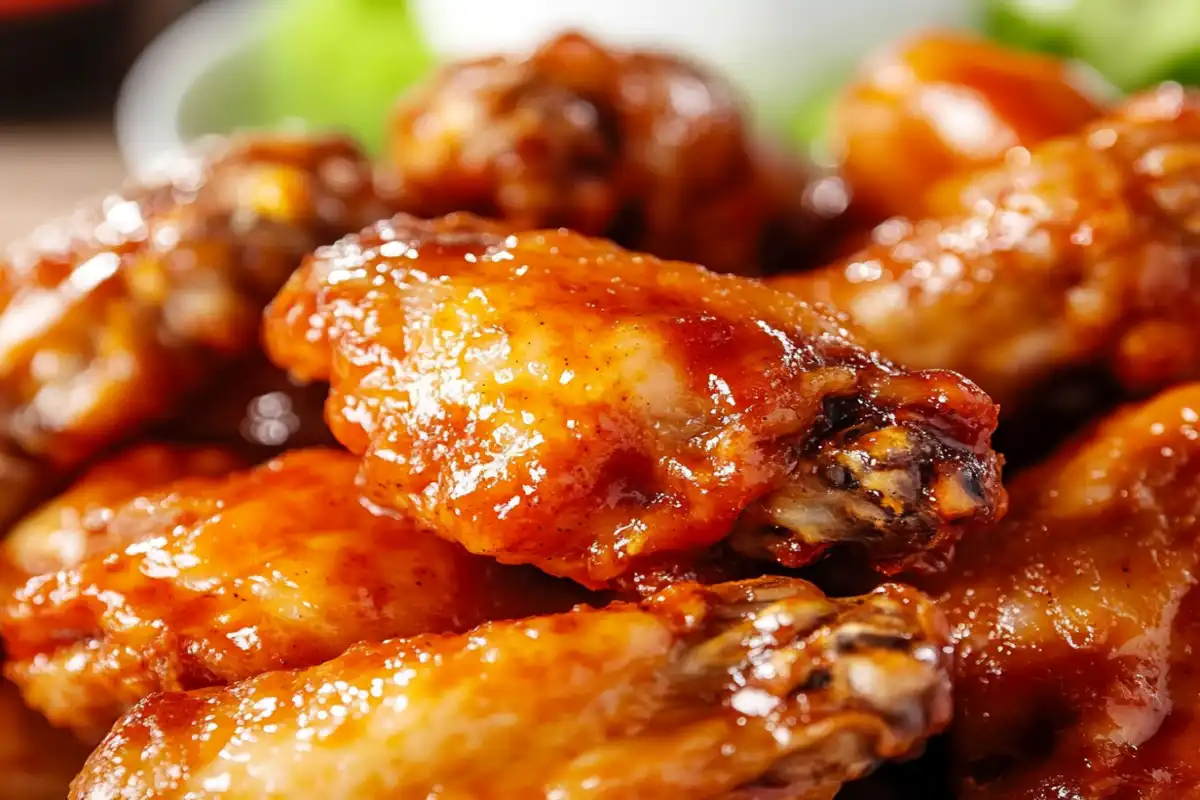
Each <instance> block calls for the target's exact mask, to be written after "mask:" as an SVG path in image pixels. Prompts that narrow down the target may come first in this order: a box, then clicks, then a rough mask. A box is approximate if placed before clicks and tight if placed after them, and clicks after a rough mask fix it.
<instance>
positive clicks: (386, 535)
mask: <svg viewBox="0 0 1200 800" xmlns="http://www.w3.org/2000/svg"><path fill="white" fill-rule="evenodd" d="M356 470H357V459H355V458H354V457H353V456H351V455H349V454H347V453H345V452H341V451H332V450H311V451H297V452H293V453H289V454H287V455H285V456H283V457H281V458H279V459H277V460H275V461H272V462H270V463H268V464H266V465H264V466H262V467H259V468H257V469H255V470H252V471H250V472H244V473H238V474H235V475H233V476H231V477H229V478H225V479H203V478H194V479H188V480H185V481H182V482H179V483H175V484H173V485H172V486H170V487H167V488H165V489H163V490H161V491H159V492H157V493H151V494H147V495H143V496H141V497H139V498H137V499H135V500H132V501H130V502H128V503H126V504H125V505H124V506H122V507H120V508H119V509H117V510H116V511H115V512H113V514H112V517H111V520H110V521H108V522H107V525H106V526H105V530H104V532H103V533H102V534H100V535H101V536H103V537H105V538H106V539H107V540H108V545H109V549H107V550H102V551H100V552H96V553H94V554H91V555H88V556H86V557H85V558H84V559H83V560H82V561H81V562H80V563H78V564H77V565H75V566H72V567H69V568H67V569H64V570H61V571H58V572H54V573H48V574H45V575H40V576H37V577H34V578H32V579H30V580H29V581H28V582H27V583H26V584H25V585H24V587H22V588H21V589H19V590H18V591H17V592H16V593H15V594H14V595H13V596H12V598H11V599H10V600H9V602H8V604H7V606H6V607H5V608H4V610H3V613H2V614H0V634H3V637H4V642H5V645H6V648H7V651H8V656H9V658H10V661H9V662H8V663H7V664H6V665H5V670H6V673H7V675H8V676H9V678H10V679H11V680H13V681H14V682H15V683H16V684H17V685H18V686H19V687H20V688H21V691H22V693H23V694H24V696H25V698H26V700H27V701H28V702H29V703H30V705H32V706H33V707H35V708H37V709H38V710H40V711H42V712H43V713H45V714H46V716H47V717H48V718H49V719H50V720H51V721H52V722H53V723H55V724H56V725H60V726H64V727H71V728H73V729H75V730H76V731H78V732H79V733H80V734H81V735H82V736H84V737H89V736H98V735H99V734H102V733H103V732H104V731H105V730H107V728H108V726H109V725H111V724H112V722H113V721H114V720H115V719H117V717H119V716H120V714H121V713H123V712H124V711H125V710H126V709H128V708H129V706H130V705H132V704H133V703H135V702H136V701H138V700H140V699H141V698H142V697H144V696H145V695H147V694H149V693H150V692H153V691H159V690H164V689H192V688H198V687H205V686H212V685H217V684H223V683H226V682H230V681H236V680H240V679H243V678H247V677H250V676H253V675H257V674H259V673H261V672H264V671H267V670H270V669H281V668H292V667H303V666H309V665H312V664H317V663H320V662H322V661H324V660H326V659H329V658H332V657H334V656H336V655H337V654H339V653H341V652H342V651H343V650H345V649H346V648H347V647H349V646H350V645H351V644H353V643H355V642H358V641H361V640H373V641H378V640H380V639H384V638H387V637H390V636H409V635H415V634H419V633H425V632H429V631H436V632H441V631H459V630H465V629H466V628H469V627H471V626H473V625H477V624H479V623H480V622H483V621H485V620H490V619H495V618H500V617H513V616H523V615H525V614H530V613H541V612H547V611H558V610H562V609H565V608H569V607H570V606H571V605H572V604H573V603H575V602H576V601H578V600H580V599H582V598H583V593H582V592H581V591H578V590H576V589H575V588H573V587H572V586H568V585H564V584H560V583H559V582H556V581H553V580H552V579H550V578H546V577H544V576H541V575H540V574H538V573H536V572H535V571H534V570H526V569H521V568H516V567H502V566H500V565H498V564H496V563H495V562H493V561H491V560H488V559H484V558H479V557H477V556H471V555H468V554H467V553H466V552H465V551H464V550H462V549H461V548H460V547H458V546H456V545H453V544H451V543H449V542H444V541H442V540H440V539H438V538H437V537H435V536H432V535H430V534H425V533H423V532H422V531H420V530H419V529H417V527H416V526H415V525H413V524H411V523H410V522H407V521H404V520H401V519H398V518H395V517H391V516H383V515H377V514H373V513H372V512H371V511H369V510H367V509H366V508H364V507H363V506H362V505H361V504H360V502H359V500H358V498H357V493H356V491H355V487H354V480H355V473H356Z"/></svg>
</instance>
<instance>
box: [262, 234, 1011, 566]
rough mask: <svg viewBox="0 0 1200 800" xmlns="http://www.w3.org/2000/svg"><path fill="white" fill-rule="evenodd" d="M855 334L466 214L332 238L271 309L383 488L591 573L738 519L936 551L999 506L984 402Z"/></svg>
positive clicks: (770, 295) (914, 558)
mask: <svg viewBox="0 0 1200 800" xmlns="http://www.w3.org/2000/svg"><path fill="white" fill-rule="evenodd" d="M848 337H849V334H848V333H847V332H846V331H845V329H844V328H842V326H841V324H840V323H839V322H838V320H837V319H836V318H834V317H832V316H828V315H826V314H825V313H823V312H821V311H818V310H816V309H813V308H810V307H809V306H807V305H805V304H804V303H801V302H797V301H796V300H795V299H794V298H792V297H790V296H788V295H786V294H784V293H781V292H776V291H773V290H771V289H768V288H766V287H764V286H762V285H761V284H760V283H757V282H754V281H750V280H747V279H743V278H737V277H732V276H720V275H715V274H713V273H711V272H708V271H706V270H704V269H703V268H701V267H698V266H695V265H692V264H684V263H678V262H662V261H658V260H657V259H654V258H653V257H651V256H647V255H642V254H637V253H631V252H629V251H626V250H623V249H621V248H619V247H617V246H615V245H612V244H610V243H608V242H605V241H602V240H596V239H589V238H587V237H583V236H579V235H577V234H573V233H570V232H566V231H548V232H531V233H521V234H515V235H509V234H508V233H507V228H506V227H505V226H503V225H500V224H497V223H491V222H486V221H482V220H479V219H476V218H473V217H470V216H466V215H455V216H451V217H447V218H444V219H442V220H437V221H432V222H425V221H420V220H415V219H412V218H410V217H405V216H399V217H397V218H395V219H393V220H392V221H390V222H385V223H380V224H379V225H376V226H375V227H374V228H371V229H368V230H367V231H364V232H363V233H362V234H361V235H359V236H352V237H348V238H346V239H345V240H343V241H342V242H340V243H339V244H338V245H336V246H333V247H330V248H324V249H322V250H320V251H318V252H317V253H316V255H315V256H314V257H312V258H310V259H308V260H307V261H306V262H305V265H304V267H303V268H302V269H301V270H300V271H298V272H297V273H296V274H295V275H294V276H293V277H292V279H291V280H290V281H289V283H288V285H287V286H286V287H285V288H284V289H283V291H282V292H281V293H280V294H279V296H278V297H277V298H276V299H275V300H274V301H273V303H272V304H271V306H270V308H269V309H268V312H267V323H266V342H267V348H268V352H269V353H270V355H271V356H272V358H273V359H274V360H275V361H276V363H278V364H280V365H281V366H284V367H286V368H288V369H289V370H291V371H292V373H293V374H294V375H296V376H297V377H299V378H302V379H306V380H326V379H327V380H330V381H331V387H332V388H331V393H330V399H329V402H328V405H327V409H326V416H327V420H328V422H329V424H330V426H331V428H332V430H333V432H334V435H335V436H337V438H338V439H339V441H341V442H342V444H344V445H345V446H346V447H347V448H349V449H350V450H351V451H352V452H354V453H356V454H359V455H361V456H362V458H363V462H362V476H361V488H362V490H363V491H364V492H365V493H366V494H367V496H369V497H370V498H371V500H372V501H373V502H375V503H378V504H379V505H381V506H382V507H385V508H392V509H395V510H397V511H399V512H400V513H402V514H405V515H411V516H412V517H413V519H415V520H418V521H420V522H421V523H422V524H425V525H427V526H429V527H430V528H431V529H432V530H434V531H436V532H437V533H438V534H439V535H441V536H444V537H446V538H449V539H452V540H454V541H457V542H459V543H461V544H463V545H464V546H465V547H466V548H467V549H468V550H470V551H471V552H475V553H480V554H484V555H489V556H492V557H495V558H497V559H499V560H501V561H504V562H507V563H529V564H534V565H536V566H538V567H541V568H542V569H544V570H546V571H548V572H550V573H552V574H557V575H562V576H566V577H570V578H573V579H575V580H577V581H579V582H581V583H584V584H585V585H588V586H591V587H603V586H605V585H607V584H609V583H610V582H611V581H613V580H614V579H616V578H619V577H620V576H622V575H627V574H629V573H630V572H631V571H633V570H634V569H636V568H637V566H638V565H639V564H640V563H641V562H642V561H644V560H645V559H651V558H654V557H657V556H660V555H662V554H681V553H684V554H686V553H700V552H702V551H704V550H706V549H708V548H710V547H711V546H712V545H714V544H716V543H718V542H719V541H721V540H722V539H724V538H725V537H726V536H728V535H729V534H730V533H731V532H734V531H735V529H736V536H735V537H734V538H733V539H731V542H732V543H733V544H734V546H735V547H737V548H738V549H739V550H742V551H743V552H746V553H748V554H751V555H754V556H760V557H766V558H770V559H773V560H777V561H779V562H781V563H784V564H787V565H789V566H799V565H803V564H805V563H808V562H810V561H812V560H813V559H815V558H817V557H818V556H820V555H821V554H822V553H823V552H824V551H825V550H827V549H828V548H829V547H831V546H833V545H835V544H838V543H855V544H857V545H859V546H861V547H864V548H866V549H867V550H868V552H869V553H870V554H871V556H872V557H873V559H874V560H875V561H876V563H877V564H878V565H879V566H880V568H882V569H885V570H888V569H898V568H900V567H903V566H906V565H913V564H918V563H926V564H929V563H931V562H932V561H933V560H936V557H937V556H936V554H937V553H939V552H940V551H941V550H943V549H944V548H945V547H948V546H949V545H950V544H951V543H952V542H953V541H954V539H955V538H956V537H957V535H958V533H959V532H960V531H961V529H962V527H963V526H965V525H967V524H971V523H980V522H983V521H986V520H990V519H992V518H994V517H996V516H997V515H998V514H999V513H1000V512H1001V511H1002V509H1003V504H1004V493H1003V489H1002V488H1001V487H1000V483H999V461H998V459H997V457H996V455H995V453H993V452H992V451H991V449H990V447H989V437H990V435H991V433H992V431H993V429H994V427H995V424H996V409H995V407H994V406H993V405H992V403H991V401H990V400H989V399H988V398H987V396H986V395H984V394H983V393H982V392H980V391H979V390H978V389H977V388H976V387H975V386H974V385H973V384H971V383H969V382H967V381H964V380H963V379H961V378H960V377H959V376H957V375H954V374H953V373H947V372H940V371H930V372H921V373H913V372H906V371H904V370H902V369H900V368H898V367H894V366H892V365H891V364H889V363H886V362H883V361H880V360H878V359H877V358H876V357H874V356H873V355H872V354H870V353H868V352H867V351H866V350H864V349H862V348H861V347H860V346H859V345H858V344H857V343H855V342H854V341H853V340H852V339H850V338H848Z"/></svg>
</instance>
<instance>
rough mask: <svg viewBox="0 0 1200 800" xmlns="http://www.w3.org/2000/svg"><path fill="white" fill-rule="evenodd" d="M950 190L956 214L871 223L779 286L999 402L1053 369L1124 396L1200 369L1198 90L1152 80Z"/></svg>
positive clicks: (1022, 397)
mask: <svg viewBox="0 0 1200 800" xmlns="http://www.w3.org/2000/svg"><path fill="white" fill-rule="evenodd" d="M955 188H956V189H958V190H960V191H961V192H962V197H961V199H960V200H959V201H958V202H959V203H960V204H961V205H962V207H964V208H966V209H969V210H968V211H966V212H965V213H964V214H961V215H959V216H954V217H947V218H945V219H940V220H930V221H925V222H920V223H916V224H910V223H906V222H903V221H900V220H892V221H890V222H888V223H884V224H883V225H881V226H880V228H879V229H877V230H876V234H875V239H876V243H875V244H874V245H873V246H872V247H870V248H868V249H867V250H865V251H863V252H860V253H858V254H857V255H855V256H853V257H851V258H849V259H847V260H845V261H843V262H840V263H836V264H833V265H832V266H829V267H827V268H825V269H822V270H818V271H816V272H813V273H808V274H802V275H796V276H789V277H786V278H781V279H780V280H779V281H778V282H777V283H776V285H777V286H778V287H779V288H782V289H786V290H788V291H791V292H794V293H795V294H797V295H799V296H800V297H802V298H804V299H806V300H810V301H819V302H824V303H829V304H830V305H832V306H834V307H836V308H837V309H839V310H841V311H843V312H845V313H847V314H848V315H849V316H850V317H851V318H852V319H853V321H854V322H855V323H857V325H858V326H859V328H860V330H861V331H862V332H863V334H864V336H865V338H866V340H867V342H868V343H869V344H871V345H873V346H875V347H878V349H879V350H880V351H881V352H883V353H884V354H885V355H887V356H888V357H890V358H894V359H896V360H897V361H899V362H900V363H903V364H906V365H908V366H910V367H912V368H935V367H938V368H945V369H953V370H956V371H958V372H961V373H963V374H965V375H966V376H968V377H970V378H972V379H973V380H976V381H978V382H979V383H980V385H982V387H983V388H984V389H985V390H986V391H988V392H989V393H990V394H991V396H992V398H993V399H994V400H996V401H997V402H998V403H999V404H1000V405H1001V407H1002V408H1004V409H1005V411H1006V413H1008V412H1012V411H1014V410H1018V409H1019V408H1020V406H1021V404H1022V402H1023V401H1027V400H1028V399H1029V395H1030V393H1031V392H1032V391H1033V390H1035V389H1036V388H1038V387H1040V386H1041V385H1043V384H1044V383H1045V381H1047V380H1048V379H1049V378H1051V377H1052V376H1054V375H1056V374H1058V373H1061V372H1063V371H1065V370H1078V369H1083V368H1098V369H1103V370H1105V371H1106V372H1108V373H1109V374H1111V375H1112V376H1113V377H1114V378H1115V379H1116V380H1117V381H1119V382H1120V383H1121V384H1122V386H1124V387H1125V388H1126V389H1128V390H1129V391H1131V392H1145V391H1150V390H1153V389H1155V388H1157V387H1161V386H1165V385H1167V384H1170V383H1172V382H1175V381H1178V380H1180V379H1183V378H1186V377H1188V376H1190V375H1196V374H1198V373H1200V324H1198V323H1197V320H1198V319H1200V277H1198V276H1200V269H1198V266H1200V265H1198V264H1197V253H1200V95H1197V94H1195V93H1191V92H1187V91H1184V90H1182V89H1180V88H1179V87H1178V86H1164V87H1162V88H1160V89H1159V90H1157V91H1155V92H1151V93H1148V94H1145V95H1142V96H1140V97H1136V98H1133V99H1132V100H1130V101H1128V102H1127V103H1126V104H1124V105H1123V106H1121V107H1120V108H1119V109H1117V110H1115V111H1114V112H1113V113H1112V114H1111V115H1110V116H1108V117H1105V118H1103V119H1101V120H1099V121H1097V122H1096V123H1094V124H1092V125H1091V126H1089V127H1087V128H1086V129H1085V130H1084V131H1083V133H1081V134H1079V135H1077V136H1073V137H1067V138H1064V139H1057V140H1054V141H1051V142H1048V143H1046V144H1044V145H1042V146H1041V147H1039V148H1037V149H1035V150H1034V151H1033V153H1032V156H1031V157H1030V158H1028V159H1013V160H1010V161H1009V163H1007V164H1006V165H1005V166H1004V167H1001V168H998V169H997V170H996V171H993V172H984V173H981V174H979V175H977V176H975V177H974V178H973V179H971V180H969V181H965V182H963V183H962V184H961V185H960V184H958V183H955Z"/></svg>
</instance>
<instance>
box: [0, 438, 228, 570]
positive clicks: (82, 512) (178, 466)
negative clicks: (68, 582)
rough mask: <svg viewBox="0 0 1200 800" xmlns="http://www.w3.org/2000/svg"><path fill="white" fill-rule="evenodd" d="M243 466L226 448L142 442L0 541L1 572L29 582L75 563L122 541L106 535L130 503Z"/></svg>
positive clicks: (94, 470) (96, 467)
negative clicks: (186, 481) (174, 485)
mask: <svg viewBox="0 0 1200 800" xmlns="http://www.w3.org/2000/svg"><path fill="white" fill-rule="evenodd" d="M244 466H245V463H244V462H243V461H242V460H241V459H240V458H238V457H237V456H236V455H234V454H232V453H230V452H229V451H227V450H225V449H223V448H219V447H204V446H196V447H188V446H182V445H168V444H142V445H137V446H135V447H132V448H130V449H129V450H127V451H124V452H122V453H119V454H118V455H116V456H113V457H111V458H107V459H104V460H103V461H101V462H99V463H98V464H96V465H94V466H93V467H91V468H90V469H88V470H87V471H86V472H85V473H84V474H83V475H82V476H80V478H79V479H78V480H77V481H76V482H75V483H74V484H73V485H72V486H71V487H70V488H69V489H68V490H67V491H65V492H63V493H62V494H60V495H59V496H58V497H56V498H54V499H53V500H50V501H49V502H47V503H45V504H43V505H42V506H41V507H40V508H38V509H37V510H36V511H34V512H33V513H31V514H29V515H28V516H26V517H25V518H23V519H22V520H21V521H20V522H19V523H18V524H17V525H16V526H14V527H13V528H12V530H11V531H9V534H8V536H7V537H6V538H5V539H3V540H0V575H3V574H4V573H5V572H8V573H9V574H12V575H18V576H20V578H19V583H24V582H25V580H27V579H28V578H30V577H32V576H34V575H41V574H42V573H46V572H56V571H58V570H60V569H67V568H69V567H73V566H75V565H76V564H78V563H79V562H80V561H82V560H83V559H84V558H86V557H87V556H90V555H94V554H96V553H97V552H102V551H105V550H108V549H110V547H111V546H113V545H114V544H117V543H119V542H113V541H112V540H111V539H110V538H109V536H108V535H107V534H108V523H109V522H110V521H111V520H112V518H113V514H114V513H115V511H116V510H117V509H118V508H120V507H121V506H122V505H124V504H125V503H126V502H128V501H130V500H132V499H133V498H135V497H138V496H139V495H142V494H146V493H148V492H153V491H154V490H156V489H158V488H160V487H163V486H165V485H167V484H169V483H172V482H174V481H178V480H181V479H183V478H191V477H204V476H208V477H219V476H222V475H225V474H227V473H229V472H231V471H233V470H235V469H238V468H239V467H244ZM17 585H19V584H17ZM4 588H5V589H6V590H7V589H9V588H16V586H14V585H11V584H10V585H8V586H5V587H4Z"/></svg>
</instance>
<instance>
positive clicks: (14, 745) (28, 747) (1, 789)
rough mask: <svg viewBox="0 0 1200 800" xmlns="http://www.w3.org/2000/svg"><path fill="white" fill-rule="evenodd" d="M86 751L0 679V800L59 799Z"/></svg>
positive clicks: (64, 794)
mask: <svg viewBox="0 0 1200 800" xmlns="http://www.w3.org/2000/svg"><path fill="white" fill-rule="evenodd" d="M86 758H87V750H86V749H84V747H83V746H82V745H81V744H79V742H77V741H75V740H74V739H73V738H72V736H71V734H69V733H67V732H66V731H60V730H55V729H54V728H52V727H51V726H50V724H49V723H48V722H46V720H44V719H42V718H41V717H39V716H38V715H37V714H35V713H33V712H32V711H30V710H29V709H28V708H26V707H25V705H24V703H22V702H21V696H20V695H19V694H18V693H17V690H16V688H15V687H13V685H12V684H10V683H4V682H0V800H62V798H64V797H66V796H67V791H68V787H69V786H70V783H71V778H73V777H75V773H77V772H78V771H79V768H80V767H81V766H83V762H84V760H85V759H86Z"/></svg>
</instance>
